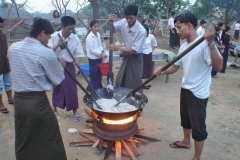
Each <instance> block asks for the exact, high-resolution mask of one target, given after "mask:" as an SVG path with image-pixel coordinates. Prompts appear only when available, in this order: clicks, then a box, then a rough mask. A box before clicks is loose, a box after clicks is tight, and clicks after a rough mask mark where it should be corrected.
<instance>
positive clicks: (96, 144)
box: [92, 138, 99, 148]
mask: <svg viewBox="0 0 240 160" xmlns="http://www.w3.org/2000/svg"><path fill="white" fill-rule="evenodd" d="M98 144H99V138H98V139H97V141H96V142H95V143H94V144H93V145H92V147H93V148H96V147H97V146H98Z"/></svg>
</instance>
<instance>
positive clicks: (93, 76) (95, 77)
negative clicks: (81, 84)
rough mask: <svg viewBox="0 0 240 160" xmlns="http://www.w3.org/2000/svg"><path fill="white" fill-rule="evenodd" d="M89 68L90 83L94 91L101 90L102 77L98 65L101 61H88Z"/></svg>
mask: <svg viewBox="0 0 240 160" xmlns="http://www.w3.org/2000/svg"><path fill="white" fill-rule="evenodd" d="M88 62H89V68H90V83H91V85H92V87H93V88H94V89H98V88H102V76H101V72H100V69H99V66H98V65H99V64H100V63H102V59H88Z"/></svg>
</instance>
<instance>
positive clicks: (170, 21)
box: [168, 17, 175, 29]
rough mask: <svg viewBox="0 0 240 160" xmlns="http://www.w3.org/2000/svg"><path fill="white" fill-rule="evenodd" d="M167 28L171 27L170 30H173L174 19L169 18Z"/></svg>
mask: <svg viewBox="0 0 240 160" xmlns="http://www.w3.org/2000/svg"><path fill="white" fill-rule="evenodd" d="M168 26H170V27H171V28H170V29H172V28H175V24H174V18H173V17H171V18H169V20H168Z"/></svg>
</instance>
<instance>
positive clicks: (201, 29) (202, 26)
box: [197, 20, 206, 36]
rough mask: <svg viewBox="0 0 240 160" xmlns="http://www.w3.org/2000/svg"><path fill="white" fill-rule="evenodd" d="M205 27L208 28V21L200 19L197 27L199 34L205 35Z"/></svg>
mask: <svg viewBox="0 0 240 160" xmlns="http://www.w3.org/2000/svg"><path fill="white" fill-rule="evenodd" d="M205 28H206V21H205V20H201V21H200V26H199V27H198V29H197V34H198V36H203V35H204V34H205Z"/></svg>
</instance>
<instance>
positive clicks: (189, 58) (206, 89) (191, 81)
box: [175, 38, 221, 99]
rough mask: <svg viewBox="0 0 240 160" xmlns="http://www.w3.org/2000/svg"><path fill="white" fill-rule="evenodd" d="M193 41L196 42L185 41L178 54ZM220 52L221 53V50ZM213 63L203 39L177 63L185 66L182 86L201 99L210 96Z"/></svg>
mask: <svg viewBox="0 0 240 160" xmlns="http://www.w3.org/2000/svg"><path fill="white" fill-rule="evenodd" d="M197 39H198V38H197ZM197 39H196V40H197ZM196 40H194V41H196ZM192 43H194V42H191V43H188V42H185V43H184V44H182V46H181V47H180V49H179V53H178V54H180V53H181V52H182V51H184V50H185V49H186V48H188V47H189V46H190V45H191V44H192ZM218 54H219V55H220V53H219V52H218ZM220 56H221V55H220ZM211 63H212V60H211V55H210V50H209V47H208V43H207V41H203V42H202V43H201V44H199V45H198V46H197V47H195V48H194V49H193V50H191V51H190V52H189V53H188V54H187V55H185V56H184V57H183V58H181V59H180V60H179V61H177V62H176V63H175V65H177V66H180V65H182V66H183V78H182V88H184V89H188V90H190V91H191V92H192V93H193V94H194V95H195V96H196V97H198V98H200V99H205V98H208V97H209V94H210V85H211V71H212V67H211Z"/></svg>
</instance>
